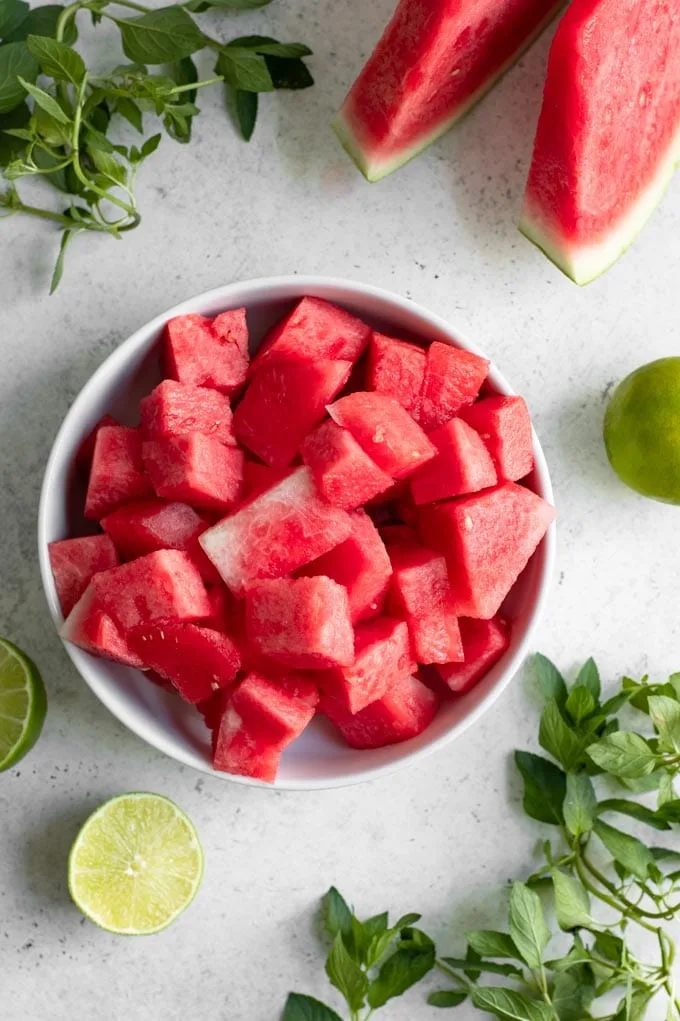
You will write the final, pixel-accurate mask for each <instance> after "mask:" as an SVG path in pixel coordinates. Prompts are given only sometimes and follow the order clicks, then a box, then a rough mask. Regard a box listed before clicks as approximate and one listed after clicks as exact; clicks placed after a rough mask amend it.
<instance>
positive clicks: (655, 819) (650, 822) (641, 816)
mask: <svg viewBox="0 0 680 1021" xmlns="http://www.w3.org/2000/svg"><path fill="white" fill-rule="evenodd" d="M597 812H598V815H602V814H603V813H604V812H617V813H619V815H627V816H629V817H630V818H631V819H637V821H638V822H643V823H645V824H646V825H647V826H652V827H653V828H654V829H655V830H669V829H670V828H671V827H670V825H669V820H668V819H666V818H664V813H663V812H662V811H658V812H654V811H652V809H651V808H647V807H646V806H645V805H641V804H639V802H637V801H626V800H625V798H607V799H606V800H605V801H601V802H600V804H599V805H598V806H597ZM672 814H674V813H672ZM670 821H675V820H673V819H671V820H670Z"/></svg>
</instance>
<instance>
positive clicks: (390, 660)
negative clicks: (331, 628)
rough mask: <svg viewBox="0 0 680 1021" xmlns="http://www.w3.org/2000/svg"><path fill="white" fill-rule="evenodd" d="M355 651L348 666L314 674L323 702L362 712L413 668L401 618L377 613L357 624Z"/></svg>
mask: <svg viewBox="0 0 680 1021" xmlns="http://www.w3.org/2000/svg"><path fill="white" fill-rule="evenodd" d="M354 652H355V655H354V662H353V663H352V665H351V666H348V667H339V668H336V669H334V670H326V671H325V672H323V673H320V674H318V675H317V676H318V678H319V683H320V684H321V686H322V689H323V692H324V697H325V701H326V703H327V704H328V705H330V706H332V705H333V704H334V703H336V702H337V703H338V704H339V705H340V707H341V708H342V709H344V710H346V711H348V712H350V713H358V712H361V710H362V709H365V707H366V706H367V705H370V704H371V702H375V700H376V699H377V698H381V696H382V695H384V694H385V692H386V691H387V690H388V688H389V687H390V686H391V684H392V683H394V682H395V681H397V680H398V679H399V678H400V677H404V676H405V675H407V674H411V673H413V671H414V670H415V669H416V663H415V660H414V658H413V652H412V649H411V644H410V641H409V634H408V628H407V626H406V624H405V623H404V621H403V620H394V619H393V618H392V617H377V618H376V619H375V620H370V621H368V622H366V623H364V624H359V626H358V627H357V628H356V630H355V632H354ZM327 711H328V710H327ZM329 715H330V713H329Z"/></svg>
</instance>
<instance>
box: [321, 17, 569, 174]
mask: <svg viewBox="0 0 680 1021" xmlns="http://www.w3.org/2000/svg"><path fill="white" fill-rule="evenodd" d="M563 2H564V0H558V3H556V4H555V6H554V7H553V8H552V9H551V10H550V11H549V13H548V14H547V16H546V17H545V18H544V19H543V21H542V22H541V23H540V24H539V25H538V26H537V28H536V29H535V31H534V32H532V34H531V35H530V36H527V38H526V39H525V40H524V42H523V43H522V45H521V46H520V47H519V48H518V49H516V50H515V51H514V52H513V53H512V54H511V55H510V56H509V57H508V59H507V60H506V62H505V63H504V64H503V65H502V66H501V67H500V68H499V69H498V71H497V72H496V74H494V75H492V76H491V77H490V78H489V79H488V80H487V81H486V82H484V84H483V85H482V87H481V88H479V89H477V91H476V92H474V93H473V94H472V95H471V96H470V97H469V98H468V100H467V102H465V103H463V104H462V105H461V106H459V107H458V109H457V110H456V111H455V112H454V113H452V114H451V116H450V117H447V118H446V119H445V120H443V121H442V122H441V123H440V124H439V125H438V126H437V127H436V128H435V129H434V131H432V132H430V134H429V135H425V136H424V137H423V138H420V139H419V140H418V141H417V142H416V144H415V145H413V146H410V147H409V148H407V149H402V150H401V151H400V152H399V153H398V154H397V155H395V156H393V157H392V158H391V159H387V160H384V161H382V160H379V159H376V160H372V159H371V157H370V154H369V153H367V152H366V150H365V149H364V147H363V146H362V144H361V142H360V140H359V139H358V138H357V136H356V134H355V133H354V130H353V128H352V123H351V118H350V117H349V116H348V109H349V98H348V100H347V101H346V102H345V103H344V104H343V106H342V107H341V109H340V111H339V112H338V114H337V116H336V117H335V119H334V120H333V121H332V122H331V127H332V129H333V131H334V132H335V134H336V135H337V137H338V140H339V141H340V144H341V145H342V147H343V149H344V150H345V152H346V153H347V155H348V156H349V157H350V159H351V160H352V161H353V163H354V164H355V165H356V166H357V167H358V169H359V170H360V171H361V173H362V174H363V175H364V177H365V178H366V180H367V181H369V182H370V183H371V184H375V183H376V182H377V181H381V180H382V179H383V177H387V176H388V175H389V174H391V173H393V172H394V171H395V170H399V168H400V167H403V166H404V165H405V164H406V163H409V162H410V161H411V160H413V159H415V158H416V156H419V155H420V153H421V152H423V151H424V150H425V149H427V148H428V146H430V145H432V143H433V142H436V141H437V139H439V138H441V137H442V135H445V134H446V132H447V131H449V130H450V128H452V127H453V126H454V124H457V123H458V121H460V120H462V119H463V117H465V115H466V114H468V113H469V112H470V110H472V108H473V107H474V106H476V105H477V103H479V102H480V101H481V100H482V99H484V97H485V96H486V94H487V93H488V92H490V91H491V89H492V88H493V87H494V85H496V84H497V82H498V81H500V79H501V78H502V77H503V75H504V74H506V73H507V72H508V71H509V70H510V68H511V67H512V66H513V64H515V63H516V62H517V61H518V60H519V58H520V57H521V56H522V54H523V53H525V52H526V51H527V50H528V49H529V47H530V46H532V45H533V43H534V42H535V41H536V40H537V39H538V37H539V36H540V35H541V34H542V33H543V32H544V31H545V29H546V28H547V27H548V25H549V24H550V23H551V21H552V20H553V18H554V17H555V16H556V14H557V13H558V11H559V10H560V8H561V7H562V6H563Z"/></svg>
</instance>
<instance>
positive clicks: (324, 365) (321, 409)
mask: <svg viewBox="0 0 680 1021" xmlns="http://www.w3.org/2000/svg"><path fill="white" fill-rule="evenodd" d="M351 368H352V363H351V362H347V361H341V362H331V361H318V360H317V361H314V362H311V361H310V362H287V363H283V364H279V363H277V364H273V365H267V366H265V367H264V368H261V369H260V370H259V371H258V373H257V375H256V376H255V377H254V379H252V380H251V382H250V385H249V386H248V389H247V390H246V392H245V394H244V396H243V400H242V401H241V403H240V404H239V405H238V407H237V408H236V412H235V414H234V431H235V433H236V436H237V438H238V440H239V442H240V443H242V444H243V445H244V446H246V447H247V448H248V449H249V450H252V452H253V453H254V454H257V456H258V457H259V458H260V459H261V460H262V461H265V462H266V463H267V464H268V465H270V466H271V467H272V468H285V467H287V465H289V464H290V463H291V461H292V460H293V458H294V457H295V455H296V454H297V452H298V450H299V449H300V444H301V443H302V441H303V440H304V438H305V436H307V434H308V433H309V432H310V431H311V430H312V429H313V428H314V426H315V425H316V424H317V423H318V422H320V421H321V419H322V418H324V416H325V414H326V405H327V404H328V402H329V401H332V400H333V398H334V397H335V396H336V394H338V393H339V392H340V390H342V388H343V386H344V385H345V383H346V382H347V378H348V376H349V374H350V371H351Z"/></svg>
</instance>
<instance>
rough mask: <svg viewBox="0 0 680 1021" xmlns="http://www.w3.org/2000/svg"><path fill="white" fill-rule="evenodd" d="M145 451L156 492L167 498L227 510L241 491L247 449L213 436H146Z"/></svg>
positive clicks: (235, 501)
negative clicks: (155, 437)
mask: <svg viewBox="0 0 680 1021" xmlns="http://www.w3.org/2000/svg"><path fill="white" fill-rule="evenodd" d="M142 455H143V458H144V464H145V466H146V470H147V471H148V473H149V477H150V478H151V482H152V484H153V488H154V490H155V491H156V494H157V495H158V496H162V497H165V498H166V499H167V500H180V501H183V502H186V503H189V504H191V505H192V506H194V507H200V508H202V509H205V510H215V511H220V512H223V511H227V510H229V508H230V507H233V506H234V504H235V503H237V501H238V499H239V497H240V495H241V488H242V484H243V451H242V450H236V449H234V448H232V447H225V446H224V444H223V443H220V441H219V440H217V439H214V438H213V437H212V436H203V435H202V434H201V433H193V434H192V435H191V436H165V437H163V438H162V439H158V440H145V441H144V443H143V445H142Z"/></svg>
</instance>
